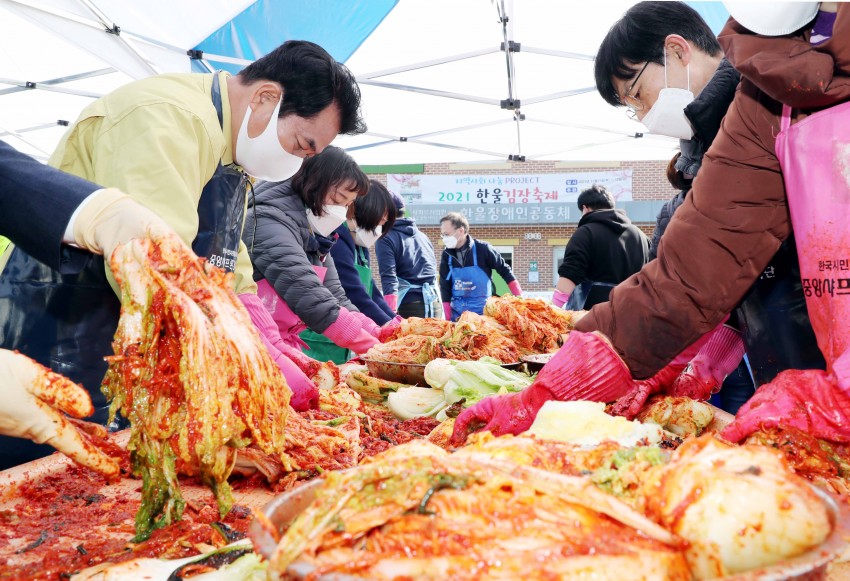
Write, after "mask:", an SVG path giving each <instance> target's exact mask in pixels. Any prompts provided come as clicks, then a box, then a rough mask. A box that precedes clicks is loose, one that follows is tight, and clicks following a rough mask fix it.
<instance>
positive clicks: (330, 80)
mask: <svg viewBox="0 0 850 581" xmlns="http://www.w3.org/2000/svg"><path fill="white" fill-rule="evenodd" d="M237 76H238V77H239V80H240V82H242V83H243V84H248V83H253V82H254V81H272V82H275V83H280V84H281V85H282V86H283V103H282V104H281V106H280V114H279V116H280V117H286V116H287V115H298V116H299V117H304V118H305V119H311V118H313V117H315V116H316V115H318V114H319V113H321V112H322V111H324V110H325V109H327V108H328V106H330V105H334V104H335V105H336V106H337V107H338V108H339V115H340V129H339V132H340V133H341V134H346V135H358V134H360V133H364V132H365V131H366V123H365V122H364V121H363V117H362V115H361V111H360V87H358V86H357V81H356V80H355V79H354V75H352V74H351V71H349V70H348V68H347V67H346V66H345V65H343V64H340V63H338V62H336V61H335V60H334V58H333V57H332V56H331V55H330V54H328V52H327V51H326V50H325V49H323V48H322V47H321V46H319V45H318V44H315V43H313V42H309V41H306V40H287V41H286V42H284V43H283V44H282V45H280V46H279V47H277V48H276V49H274V50H273V51H271V52H270V53H268V54H267V55H264V56H262V57H260V58H258V59H257V60H255V61H254V62H253V63H251V64H250V65H248V66H247V67H245V68H244V69H242V70H241V71H240V72H239V74H238V75H237Z"/></svg>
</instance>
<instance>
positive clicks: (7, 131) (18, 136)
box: [0, 125, 50, 157]
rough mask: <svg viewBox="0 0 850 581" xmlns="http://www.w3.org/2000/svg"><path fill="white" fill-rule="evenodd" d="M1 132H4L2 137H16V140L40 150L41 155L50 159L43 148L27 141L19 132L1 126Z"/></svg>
mask: <svg viewBox="0 0 850 581" xmlns="http://www.w3.org/2000/svg"><path fill="white" fill-rule="evenodd" d="M0 132H2V135H10V136H12V137H15V138H16V139H20V140H21V141H23V142H24V143H26V144H27V145H29V146H30V147H32V148H33V149H35V150H38V151H40V152H41V153H43V154H44V155H45V156H46V157H50V154H49V153H47V152H46V151H44V150H43V149H42V148H40V147H38V146H37V145H36V144H34V143H32V142H31V141H29V140H27V139H26V138H25V137H24V136H23V135H21V134H20V132H19V131H15V130H14V129H7V128H5V127H3V126H2V125H0Z"/></svg>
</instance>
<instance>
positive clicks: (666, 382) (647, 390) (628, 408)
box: [609, 363, 685, 420]
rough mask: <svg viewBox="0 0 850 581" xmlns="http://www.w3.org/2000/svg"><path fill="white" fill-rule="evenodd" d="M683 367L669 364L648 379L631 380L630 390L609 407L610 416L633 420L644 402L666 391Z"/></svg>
mask: <svg viewBox="0 0 850 581" xmlns="http://www.w3.org/2000/svg"><path fill="white" fill-rule="evenodd" d="M683 369H685V365H684V364H682V363H670V364H669V365H667V366H666V367H665V368H664V369H662V370H661V371H659V372H658V373H656V374H655V375H653V376H652V377H650V378H649V379H640V380H633V383H632V389H631V391H629V393H627V394H626V395H624V396H623V397H621V398H620V399H618V400H617V401H616V402H615V403H614V405H612V406H611V409H610V410H609V412H610V413H611V415H615V416H623V417H625V418H627V419H630V420H633V419H634V418H635V416H637V415H638V413H639V412H640V410H642V409H643V406H644V405H645V404H646V400H648V399H649V397H650V396H651V395H653V394H655V393H659V392H662V391H667V389H668V388H669V387H670V386H672V385H673V383H674V382H675V381H676V378H677V377H679V374H680V373H682V370H683Z"/></svg>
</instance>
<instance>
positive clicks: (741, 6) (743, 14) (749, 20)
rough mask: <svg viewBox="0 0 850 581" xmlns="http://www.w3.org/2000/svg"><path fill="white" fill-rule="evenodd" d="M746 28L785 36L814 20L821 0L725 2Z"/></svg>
mask: <svg viewBox="0 0 850 581" xmlns="http://www.w3.org/2000/svg"><path fill="white" fill-rule="evenodd" d="M723 4H724V5H725V6H726V9H727V10H728V11H729V14H730V15H731V16H732V18H734V19H735V20H737V21H738V23H739V24H740V25H741V26H743V27H744V28H748V29H750V30H752V31H753V32H755V33H756V34H764V35H766V36H784V35H786V34H791V33H792V32H794V31H795V30H799V29H801V28H803V26H804V25H806V24H808V23H809V22H811V21H812V20H814V18H815V16H816V15H817V13H818V6H820V2H724V3H723Z"/></svg>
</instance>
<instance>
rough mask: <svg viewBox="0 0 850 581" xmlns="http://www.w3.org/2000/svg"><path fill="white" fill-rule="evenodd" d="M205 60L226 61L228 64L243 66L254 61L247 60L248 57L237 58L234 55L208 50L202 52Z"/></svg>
mask: <svg viewBox="0 0 850 581" xmlns="http://www.w3.org/2000/svg"><path fill="white" fill-rule="evenodd" d="M204 59H205V60H211V61H216V62H220V63H227V64H230V65H242V66H243V67H247V66H248V65H250V64H251V63H252V62H254V61H249V60H248V59H238V58H235V57H230V56H224V55H220V54H210V53H208V52H205V53H204Z"/></svg>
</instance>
